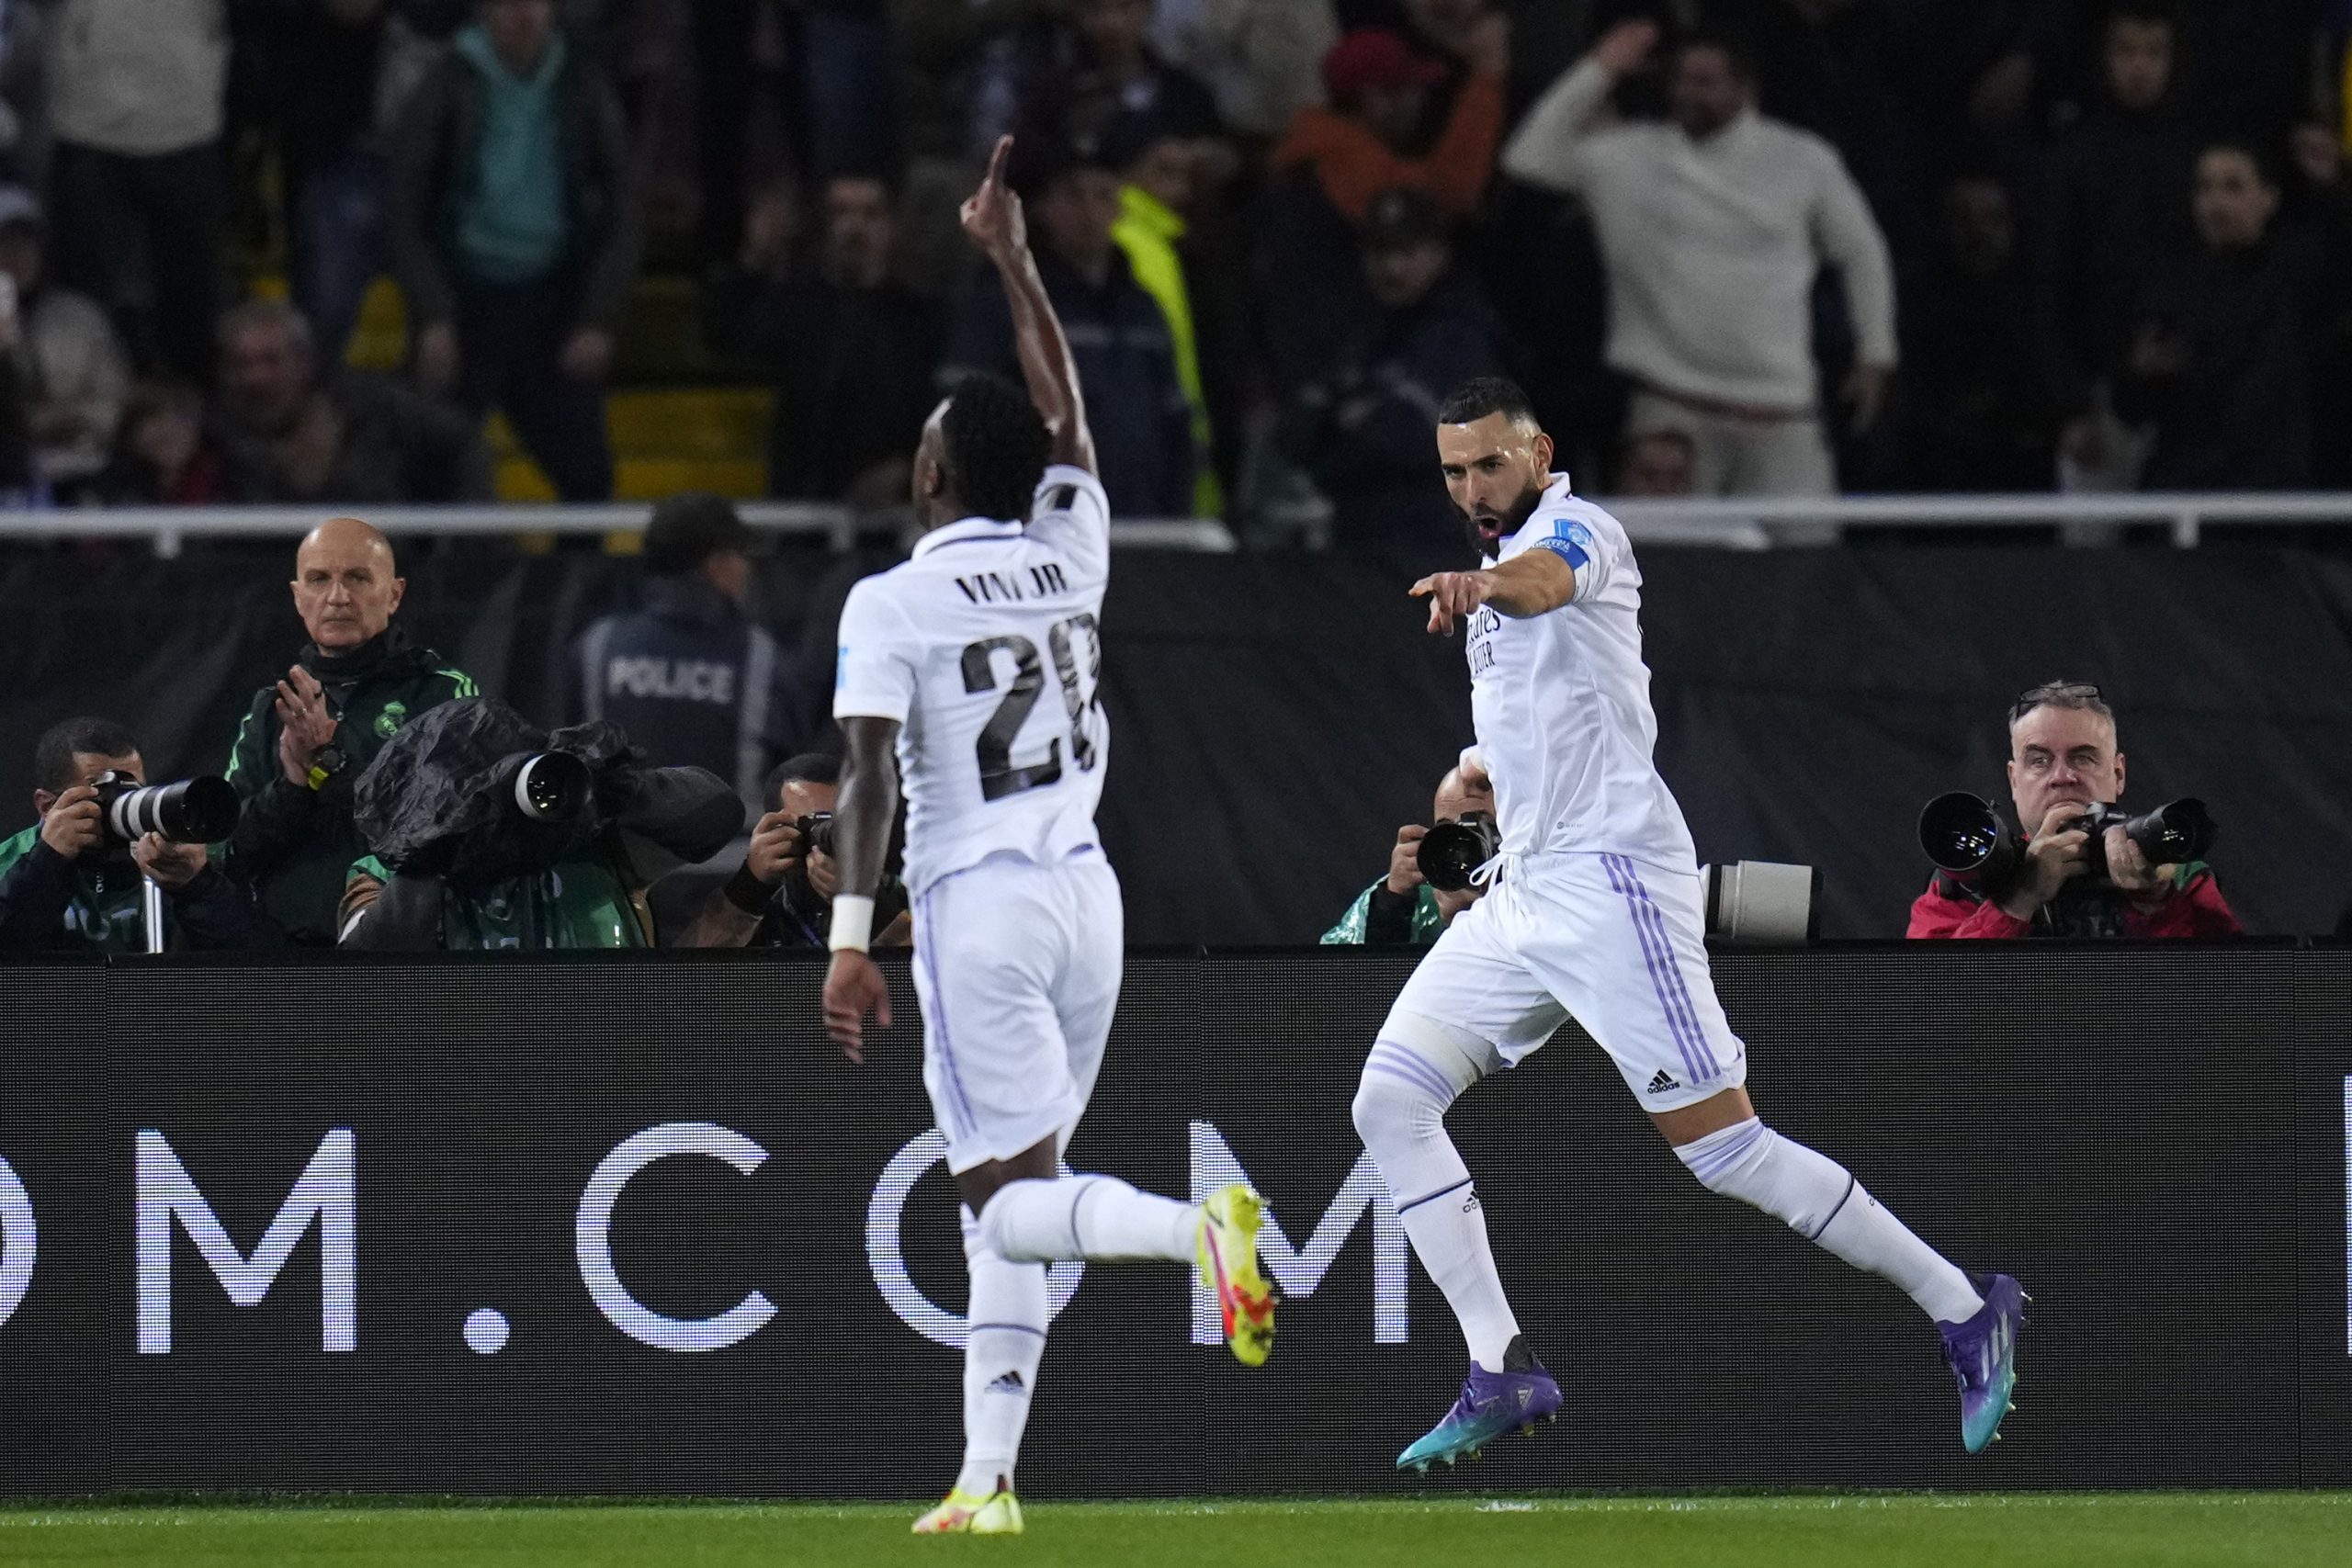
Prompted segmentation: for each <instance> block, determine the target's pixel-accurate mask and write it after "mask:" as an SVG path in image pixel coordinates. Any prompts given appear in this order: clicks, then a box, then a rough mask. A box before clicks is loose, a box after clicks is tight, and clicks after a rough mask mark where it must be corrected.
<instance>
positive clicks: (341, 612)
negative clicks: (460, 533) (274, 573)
mask: <svg viewBox="0 0 2352 1568" xmlns="http://www.w3.org/2000/svg"><path fill="white" fill-rule="evenodd" d="M292 587H293V590H294V610H295V613H296V614H297V615H300V616H301V617H302V626H303V629H304V630H306V631H308V632H309V633H310V634H311V641H310V644H309V646H308V647H306V648H304V649H302V652H301V655H300V658H298V659H297V660H295V662H294V666H293V668H292V669H290V670H288V671H286V674H285V676H284V678H283V679H281V680H277V681H274V682H271V683H270V684H268V685H266V686H264V687H263V688H262V689H261V690H260V691H259V692H258V693H256V694H254V701H253V707H252V709H251V711H249V712H248V713H247V714H246V715H245V720H244V724H243V727H242V728H239V729H238V731H237V744H236V750H234V752H233V753H232V755H231V757H230V759H229V774H228V776H229V782H230V783H231V784H234V785H236V786H237V794H238V795H240V796H241V797H242V798H243V801H244V807H245V808H244V813H243V816H242V817H241V818H239V819H238V822H237V830H236V833H235V834H234V836H232V838H231V839H230V840H229V843H228V848H227V857H226V868H227V870H228V872H229V874H231V875H232V876H233V877H235V878H237V879H238V880H239V881H241V882H243V883H244V884H245V885H246V886H249V887H251V888H252V889H253V891H254V897H256V898H257V899H258V900H259V902H260V905H261V909H262V912H263V913H264V914H266V915H267V916H268V917H269V918H270V919H272V920H274V921H276V922H277V925H278V926H279V927H280V928H282V929H283V930H284V931H285V932H286V935H287V937H288V940H289V941H291V942H295V943H297V944H299V945H301V946H315V947H332V946H334V941H335V905H336V902H337V901H338V900H339V899H340V898H341V897H343V885H344V878H345V874H347V873H348V872H349V871H350V869H351V863H352V862H354V861H356V860H357V859H359V858H360V857H361V856H362V855H365V854H366V853H367V852H368V847H367V845H365V844H363V843H362V842H360V839H359V831H358V829H356V827H355V826H353V824H352V819H351V799H352V794H351V792H352V784H353V783H354V782H355V781H356V779H357V778H358V777H359V775H360V773H363V772H364V771H366V769H367V766H368V763H369V762H370V761H373V760H374V758H375V755H376V752H377V750H379V748H381V747H382V745H383V743H384V742H385V741H386V740H387V739H390V737H391V736H392V735H393V734H394V733H396V732H397V731H398V730H399V729H400V727H401V725H403V724H405V723H407V722H408V721H409V720H410V719H412V718H414V717H415V716H417V715H418V714H421V713H423V712H424V710H425V709H427V708H430V707H434V706H436V705H439V704H442V703H446V702H448V701H450V700H451V699H452V698H455V697H470V696H473V695H474V694H475V692H474V683H473V681H472V679H471V677H469V676H468V675H467V674H466V673H465V672H464V671H460V670H456V669H453V668H451V667H450V665H449V663H448V661H447V660H445V659H443V658H442V657H441V656H440V655H439V654H437V653H435V652H434V651H433V650H432V649H429V648H419V647H416V646H415V645H414V644H413V643H411V642H410V641H409V640H408V638H407V637H406V635H405V634H404V633H402V632H401V629H400V628H399V627H398V626H394V625H393V624H392V617H393V616H394V615H397V614H399V612H400V607H401V596H402V594H403V593H405V592H406V591H407V588H408V584H407V583H406V582H405V581H402V580H401V575H400V569H399V565H398V563H397V562H396V561H395V560H394V559H393V557H392V544H391V541H390V539H387V538H386V537H384V536H383V535H382V534H381V533H379V532H378V531H377V530H376V529H374V528H371V527H369V526H368V525H367V524H365V523H362V522H360V521H359V520H358V519H357V518H356V517H335V518H331V519H329V520H328V521H327V522H324V523H322V524H321V525H319V526H318V527H316V528H314V529H312V530H311V533H310V535H309V536H308V537H306V538H304V539H303V541H302V545H301V547H300V549H299V550H297V551H296V552H295V554H294V581H293V583H292Z"/></svg>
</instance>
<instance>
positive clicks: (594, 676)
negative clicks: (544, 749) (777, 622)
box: [571, 493, 789, 812]
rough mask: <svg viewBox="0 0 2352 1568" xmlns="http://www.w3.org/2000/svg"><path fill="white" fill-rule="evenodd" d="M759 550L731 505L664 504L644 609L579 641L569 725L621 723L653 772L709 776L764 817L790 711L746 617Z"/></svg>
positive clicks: (676, 498)
mask: <svg viewBox="0 0 2352 1568" xmlns="http://www.w3.org/2000/svg"><path fill="white" fill-rule="evenodd" d="M751 543H752V531H751V529H750V528H748V527H746V526H745V525H744V523H743V520H742V519H741V517H739V516H737V515H736V513H735V508H734V507H733V506H732V505H730V504H729V502H727V501H726V500H725V499H724V498H722V497H719V496H716V495H707V494H701V493H688V494H685V495H673V496H672V497H671V498H670V499H669V500H667V501H664V502H662V503H661V504H660V505H659V506H656V507H655V508H654V509H653V518H652V522H651V523H650V525H649V526H648V527H647V529H646V532H645V569H646V572H647V575H648V581H647V582H646V584H645V592H644V596H643V600H642V607H641V608H639V609H637V610H633V611H629V612H628V613H626V614H623V615H606V616H605V617H604V618H603V619H601V620H598V621H595V622H594V623H592V624H591V625H590V626H589V627H588V629H587V630H586V631H584V632H582V634H581V636H580V641H579V643H578V645H577V647H576V654H577V659H576V663H577V670H576V672H575V676H574V679H575V681H576V683H577V688H578V700H577V701H576V702H575V704H574V705H573V709H572V715H571V716H572V717H573V718H575V719H583V720H584V719H605V720H609V721H610V722H612V723H614V724H617V725H619V726H620V727H621V728H623V729H625V730H627V731H628V736H629V739H631V740H634V741H635V742H637V744H639V746H642V747H643V748H645V751H646V754H647V755H648V756H649V757H650V759H651V760H652V761H654V762H656V763H659V764H662V765H664V766H694V767H700V768H707V769H708V770H710V771H711V772H712V773H717V774H718V776H719V777H720V778H722V779H725V780H727V781H728V782H729V784H732V785H734V787H735V791H736V793H737V794H738V795H741V796H742V797H743V801H744V803H745V805H746V806H747V807H750V808H751V809H752V811H753V812H759V811H763V810H765V809H766V807H767V802H765V801H764V800H763V799H762V797H761V796H762V791H761V787H760V786H761V783H762V781H763V779H764V777H765V776H766V773H767V770H768V765H769V763H770V761H772V760H774V759H775V758H776V757H779V756H781V755H783V753H784V751H785V750H786V747H785V744H784V742H785V740H786V739H787V737H786V728H787V724H788V717H787V716H788V711H789V710H788V704H787V700H786V689H785V675H786V671H785V668H784V662H785V661H784V659H783V657H782V652H781V650H780V649H778V647H777V645H776V640H775V637H771V636H769V635H768V634H767V632H766V631H764V630H763V629H762V628H760V627H759V626H753V625H752V623H751V622H750V621H749V620H747V619H745V618H744V615H743V600H744V596H745V594H746V593H747V592H749V590H750V587H751V581H752V561H751V557H750V555H749V553H748V551H749V549H750V546H751Z"/></svg>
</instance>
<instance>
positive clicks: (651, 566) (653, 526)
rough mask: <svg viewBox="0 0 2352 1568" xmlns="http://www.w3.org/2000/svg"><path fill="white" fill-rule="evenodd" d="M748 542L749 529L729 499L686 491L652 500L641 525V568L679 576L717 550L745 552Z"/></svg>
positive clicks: (656, 574)
mask: <svg viewBox="0 0 2352 1568" xmlns="http://www.w3.org/2000/svg"><path fill="white" fill-rule="evenodd" d="M751 547H752V530H751V529H750V527H748V526H747V525H745V524H744V522H743V519H742V517H741V514H740V513H737V512H736V510H735V503H734V502H731V501H729V500H728V499H727V498H726V497H725V496H723V495H714V494H712V493H711V492H710V491H698V490H695V491H684V492H683V493H681V494H678V495H673V496H667V497H664V498H663V499H662V501H661V502H658V503H656V504H655V506H654V508H653V515H652V517H651V518H650V520H649V521H648V522H647V523H646V525H645V570H648V571H650V572H651V573H652V574H653V575H654V576H656V577H679V576H683V575H684V574H685V573H687V572H690V571H693V570H695V569H697V568H698V567H700V566H701V565H702V563H703V562H705V561H707V560H708V559H709V558H711V557H713V556H715V555H717V554H718V552H719V551H721V550H736V551H740V552H742V553H746V554H748V553H749V552H750V550H751Z"/></svg>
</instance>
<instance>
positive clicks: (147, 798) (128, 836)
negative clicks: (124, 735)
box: [90, 773, 239, 844]
mask: <svg viewBox="0 0 2352 1568" xmlns="http://www.w3.org/2000/svg"><path fill="white" fill-rule="evenodd" d="M90 787H91V788H93V789H95V790H96V791H97V795H98V815H99V818H100V819H101V820H102V821H104V822H105V824H106V830H107V837H108V838H110V839H113V840H116V841H117V842H119V843H124V844H130V843H136V842H137V841H138V840H141V839H143V838H145V837H146V836H147V835H148V834H150V833H161V834H162V835H163V836H164V838H166V839H169V840H172V842H174V843H175V844H209V843H217V842H219V841H220V840H222V839H225V838H227V837H228V836H229V835H230V833H231V832H232V831H233V830H234V829H235V828H236V826H237V812H238V804H239V803H238V800H237V791H236V788H235V786H234V785H232V784H230V783H229V781H228V780H227V779H221V778H213V777H210V776H209V775H207V776H201V777H198V778H192V779H182V780H180V781H179V783H177V784H141V783H140V782H139V781H138V780H137V779H134V778H132V777H131V776H130V774H129V773H100V774H99V775H98V776H97V777H96V778H95V779H93V780H91V781H90Z"/></svg>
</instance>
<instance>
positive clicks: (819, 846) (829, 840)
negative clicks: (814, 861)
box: [792, 811, 833, 860]
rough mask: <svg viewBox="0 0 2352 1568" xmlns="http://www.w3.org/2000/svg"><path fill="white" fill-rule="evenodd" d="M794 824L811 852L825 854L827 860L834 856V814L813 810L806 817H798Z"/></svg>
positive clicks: (802, 841)
mask: <svg viewBox="0 0 2352 1568" xmlns="http://www.w3.org/2000/svg"><path fill="white" fill-rule="evenodd" d="M792 826H793V828H794V829H795V830H796V831H797V832H798V833H799V835H800V841H801V843H802V844H804V845H806V846H807V847H808V850H809V853H810V854H818V855H823V856H824V857H825V858H826V859H827V860H831V859H832V858H833V814H832V813H831V812H830V811H812V812H810V813H809V815H808V816H806V817H802V818H796V819H795V820H794V822H793V824H792Z"/></svg>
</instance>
